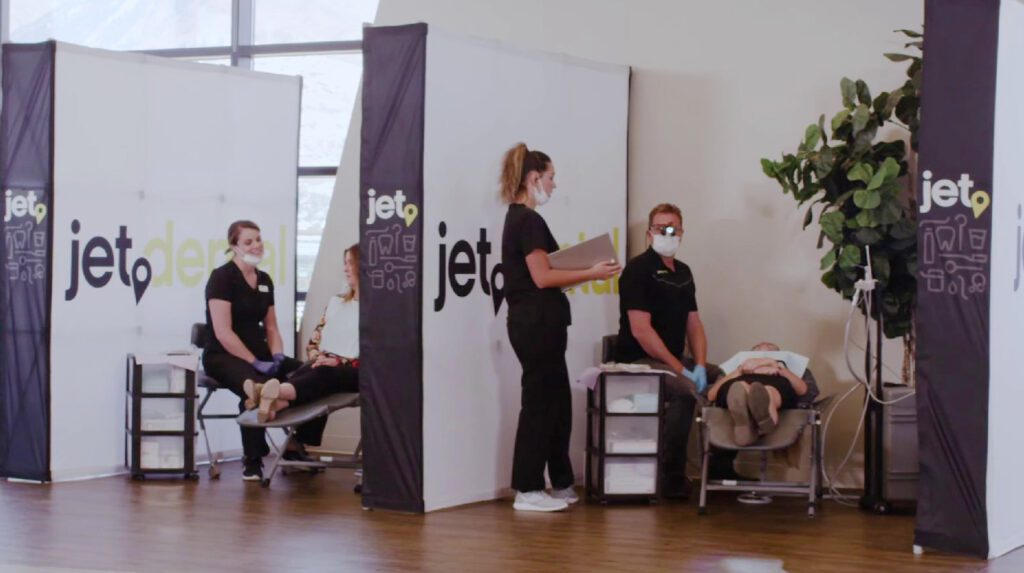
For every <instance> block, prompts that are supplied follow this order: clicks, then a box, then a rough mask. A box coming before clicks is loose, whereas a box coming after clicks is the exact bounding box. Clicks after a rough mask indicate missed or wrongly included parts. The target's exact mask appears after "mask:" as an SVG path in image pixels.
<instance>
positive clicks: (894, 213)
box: [874, 201, 903, 225]
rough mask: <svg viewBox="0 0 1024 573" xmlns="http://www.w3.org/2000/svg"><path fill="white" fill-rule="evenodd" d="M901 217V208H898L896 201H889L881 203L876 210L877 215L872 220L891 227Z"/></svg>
mask: <svg viewBox="0 0 1024 573" xmlns="http://www.w3.org/2000/svg"><path fill="white" fill-rule="evenodd" d="M902 217H903V208H902V207H901V206H900V204H899V202H898V201H889V202H888V203H883V204H882V206H881V207H880V208H879V209H878V213H877V215H875V216H874V220H875V221H876V222H877V223H880V224H882V225H891V224H893V223H896V222H897V221H899V220H900V219H901V218H902Z"/></svg>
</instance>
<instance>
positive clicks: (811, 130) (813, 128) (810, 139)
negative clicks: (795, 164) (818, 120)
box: [804, 123, 821, 151]
mask: <svg viewBox="0 0 1024 573" xmlns="http://www.w3.org/2000/svg"><path fill="white" fill-rule="evenodd" d="M819 141H821V131H820V130H819V129H818V126H817V125H815V124H813V123H812V124H811V125H808V126H807V129H806V130H805V131H804V146H805V147H806V148H807V150H808V151H810V150H812V149H814V148H816V147H818V142H819Z"/></svg>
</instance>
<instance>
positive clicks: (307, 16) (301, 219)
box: [0, 0, 378, 328]
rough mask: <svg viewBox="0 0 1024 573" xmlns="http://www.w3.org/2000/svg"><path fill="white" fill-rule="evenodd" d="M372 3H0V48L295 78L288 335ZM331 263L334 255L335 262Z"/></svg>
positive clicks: (320, 222) (312, 254)
mask: <svg viewBox="0 0 1024 573" xmlns="http://www.w3.org/2000/svg"><path fill="white" fill-rule="evenodd" d="M377 2H378V0H0V39H3V40H10V41H13V42H41V41H44V40H47V39H51V38H52V39H56V40H61V41H65V42H72V43H75V44H81V45H85V46H92V47H96V48H106V49H111V50H135V51H145V52H147V53H151V54H156V55H161V56H166V57H173V58H182V59H188V60H192V61H196V62H201V63H206V64H213V65H230V66H238V67H243V68H247V69H254V70H258V71H264V72H272V73H278V74H287V75H299V76H302V125H301V128H300V132H299V172H298V173H297V174H296V177H297V178H298V183H297V184H298V190H299V204H298V220H297V221H296V229H297V233H298V236H297V244H296V293H295V294H296V296H295V300H296V314H297V316H296V322H295V324H296V327H297V328H298V326H299V325H300V324H301V323H302V313H303V309H304V307H305V299H306V291H307V290H308V289H309V281H310V277H311V275H312V272H313V265H314V263H315V262H316V257H317V254H318V252H319V250H320V237H321V236H322V234H323V230H324V224H325V221H326V217H327V209H328V207H329V205H330V203H331V195H332V193H333V191H334V179H335V176H336V175H337V170H338V163H339V161H340V159H341V150H342V149H343V148H344V146H345V137H346V135H347V134H348V126H349V121H350V120H351V117H352V108H353V105H354V102H355V97H356V91H357V90H358V87H359V80H360V77H361V76H362V55H361V53H360V50H361V41H362V37H363V26H364V24H366V23H370V22H372V21H373V20H374V17H375V15H376V12H377ZM339 256H340V253H339Z"/></svg>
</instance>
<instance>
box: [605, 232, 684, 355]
mask: <svg viewBox="0 0 1024 573" xmlns="http://www.w3.org/2000/svg"><path fill="white" fill-rule="evenodd" d="M675 267H676V270H674V271H673V270H672V269H670V268H668V267H667V266H665V263H664V262H663V261H662V260H661V256H659V255H658V253H656V252H654V249H652V248H648V249H647V250H646V251H644V252H643V253H642V254H640V255H638V256H636V257H634V258H633V260H631V261H629V263H627V264H626V268H625V269H623V270H622V276H621V277H619V339H618V344H617V346H616V348H615V360H616V361H618V362H634V361H636V360H639V359H641V358H644V357H646V356H647V353H646V352H644V349H643V348H642V347H641V346H640V343H639V342H637V340H636V338H634V337H633V331H632V330H631V329H630V327H629V316H628V315H627V311H630V310H642V311H644V312H648V313H650V314H651V326H653V327H654V331H655V332H657V333H658V336H660V337H661V341H662V342H664V343H665V347H666V348H668V351H669V352H671V353H672V355H673V356H677V357H681V356H682V355H683V349H684V348H685V347H686V320H687V318H689V314H690V312H691V311H693V312H696V311H697V296H696V295H697V287H696V285H695V284H694V282H693V273H691V272H690V267H688V266H687V265H686V264H685V263H683V262H681V261H679V260H676V262H675Z"/></svg>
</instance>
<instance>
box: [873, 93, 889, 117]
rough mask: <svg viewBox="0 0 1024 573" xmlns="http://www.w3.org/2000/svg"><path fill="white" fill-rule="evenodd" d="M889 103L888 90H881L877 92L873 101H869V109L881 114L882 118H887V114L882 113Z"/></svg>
mask: <svg viewBox="0 0 1024 573" xmlns="http://www.w3.org/2000/svg"><path fill="white" fill-rule="evenodd" d="M888 103H889V92H882V93H880V94H878V97H876V98H875V101H873V102H871V109H873V110H875V113H877V114H879V115H882V116H883V117H882V119H888V117H889V116H887V115H884V112H885V107H886V105H887V104H888Z"/></svg>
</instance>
